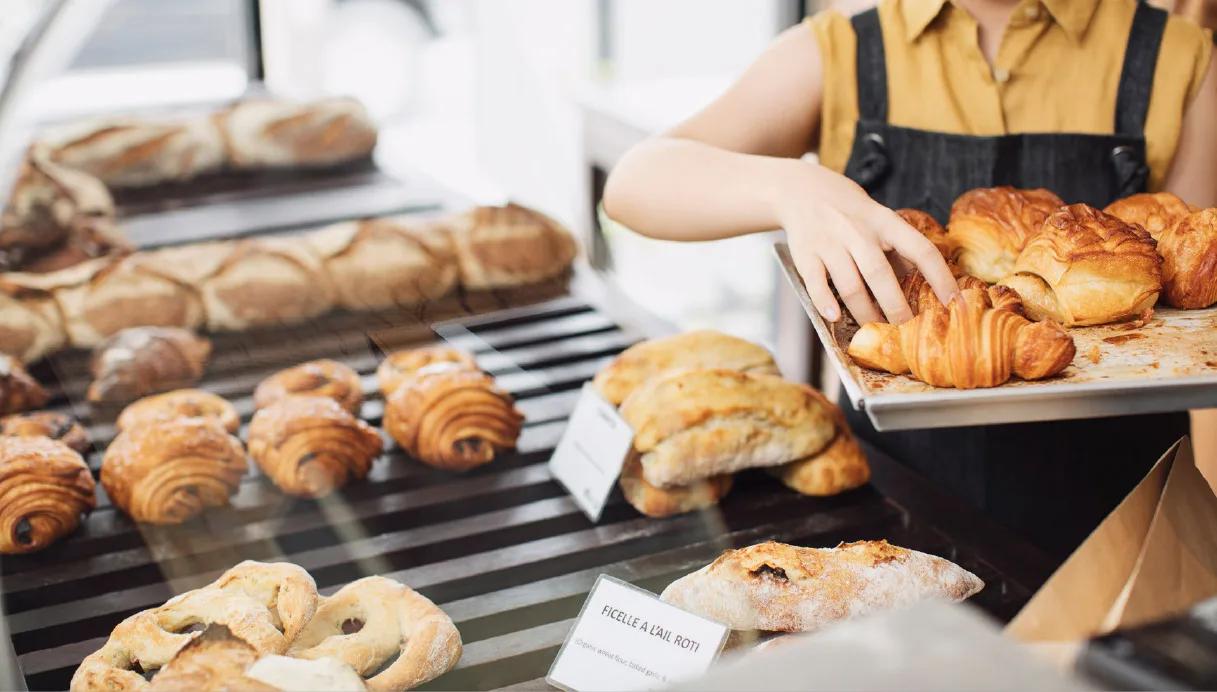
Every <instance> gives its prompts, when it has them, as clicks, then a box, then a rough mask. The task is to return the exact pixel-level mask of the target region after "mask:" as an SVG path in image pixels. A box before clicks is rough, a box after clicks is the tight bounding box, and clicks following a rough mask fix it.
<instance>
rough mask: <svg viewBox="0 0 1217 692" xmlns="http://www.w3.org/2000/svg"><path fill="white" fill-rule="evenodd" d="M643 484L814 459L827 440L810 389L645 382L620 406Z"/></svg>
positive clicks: (730, 375)
mask: <svg viewBox="0 0 1217 692" xmlns="http://www.w3.org/2000/svg"><path fill="white" fill-rule="evenodd" d="M621 415H622V418H624V419H625V421H626V423H628V424H629V425H630V427H631V428H632V429H633V430H634V448H635V449H637V450H638V451H639V452H640V453H641V455H642V467H643V476H644V477H645V478H646V480H647V482H648V483H651V484H652V485H656V486H659V487H661V488H667V487H671V486H679V485H688V484H690V483H692V482H693V481H696V480H699V479H702V478H707V477H709V476H717V475H719V474H723V473H731V472H733V471H739V470H741V469H745V468H751V467H765V466H776V465H778V464H784V463H786V462H789V461H794V460H795V459H802V458H803V457H807V456H810V455H812V454H815V453H816V452H818V451H820V450H821V449H823V448H824V446H825V445H827V444H828V443H829V441H830V440H831V439H832V437H833V434H834V422H833V417H832V412H831V411H830V410H829V409H828V408H827V407H825V406H824V405H823V403H822V402H821V401H820V399H819V397H818V396H817V395H816V394H815V390H813V389H812V388H811V387H808V386H807V385H803V384H796V383H793V382H787V381H786V380H783V379H782V378H780V377H777V376H774V375H757V374H752V373H742V372H738V371H735V370H727V369H722V368H718V369H706V370H685V371H677V372H674V373H670V374H668V375H665V376H662V377H659V378H656V379H653V380H651V381H649V382H648V383H646V384H644V385H643V386H641V387H639V388H638V389H636V390H634V392H633V393H632V394H631V395H630V396H629V397H628V398H627V399H626V400H625V402H623V403H622V405H621Z"/></svg>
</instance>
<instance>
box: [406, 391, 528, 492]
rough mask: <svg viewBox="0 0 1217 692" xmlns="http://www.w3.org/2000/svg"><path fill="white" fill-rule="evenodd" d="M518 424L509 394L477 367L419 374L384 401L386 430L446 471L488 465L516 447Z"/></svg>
mask: <svg viewBox="0 0 1217 692" xmlns="http://www.w3.org/2000/svg"><path fill="white" fill-rule="evenodd" d="M523 422H524V416H523V414H521V413H520V412H519V410H517V409H516V407H515V403H514V401H513V400H512V398H511V395H510V394H508V393H507V392H506V391H504V390H503V389H501V388H499V387H498V386H497V385H495V383H494V378H493V377H491V376H489V375H487V374H485V373H482V372H479V371H471V370H461V369H456V370H451V369H449V370H446V371H443V372H433V373H430V374H426V375H421V376H419V377H416V378H414V379H413V380H412V381H411V382H408V383H407V384H405V385H403V386H400V387H398V388H397V389H396V390H395V391H394V392H393V394H391V395H390V396H389V398H388V400H387V401H386V402H385V417H384V427H385V431H386V432H388V433H389V434H390V435H391V436H392V437H393V439H394V440H397V443H398V444H399V445H401V447H402V449H404V450H406V451H407V452H409V453H410V456H412V457H414V458H415V459H418V460H419V461H421V462H423V463H425V464H429V465H431V466H434V467H436V468H441V469H445V470H448V471H468V470H469V469H472V468H474V467H476V466H481V465H483V464H488V463H490V462H491V461H493V460H494V458H495V456H496V455H497V454H498V453H499V452H501V451H503V450H507V449H511V448H513V447H515V445H516V440H517V439H518V438H519V436H520V430H521V427H522V426H523Z"/></svg>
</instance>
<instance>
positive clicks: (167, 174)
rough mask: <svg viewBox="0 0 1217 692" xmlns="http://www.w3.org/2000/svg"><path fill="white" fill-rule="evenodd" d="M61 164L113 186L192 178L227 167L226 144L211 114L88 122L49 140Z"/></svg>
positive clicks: (142, 185)
mask: <svg viewBox="0 0 1217 692" xmlns="http://www.w3.org/2000/svg"><path fill="white" fill-rule="evenodd" d="M43 141H44V142H45V144H46V145H47V146H48V147H49V148H50V152H51V157H52V159H54V161H56V162H57V163H60V164H62V165H64V166H67V167H69V168H72V169H75V170H78V171H83V172H85V173H88V174H89V175H91V176H93V177H95V178H97V179H98V180H101V181H102V182H104V183H105V184H106V185H108V186H110V187H112V188H123V187H145V186H149V185H156V184H158V183H166V182H180V181H185V180H190V179H191V178H194V177H195V176H198V175H200V174H203V173H209V172H213V171H216V170H219V168H220V167H221V166H222V165H223V163H224V142H223V138H222V137H221V136H220V130H219V128H218V127H216V123H215V121H214V119H213V118H212V117H210V116H194V117H180V118H176V119H165V120H150V119H147V118H141V119H136V118H120V119H112V120H102V121H95V122H89V123H84V124H83V125H78V126H73V127H71V128H68V129H65V130H61V131H59V132H53V133H51V134H49V135H48V136H47V137H46V138H45V139H44V140H43Z"/></svg>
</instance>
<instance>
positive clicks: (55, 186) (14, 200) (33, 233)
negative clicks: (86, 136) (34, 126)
mask: <svg viewBox="0 0 1217 692" xmlns="http://www.w3.org/2000/svg"><path fill="white" fill-rule="evenodd" d="M113 222H114V200H113V199H112V198H111V197H110V192H109V190H107V189H106V186H105V185H104V184H102V183H101V181H99V180H97V179H96V178H94V177H92V176H90V175H88V174H86V173H82V172H80V171H77V170H73V169H71V168H67V167H65V166H61V165H59V164H57V163H55V162H53V161H52V160H51V158H50V154H49V152H48V151H47V149H46V148H45V147H42V146H38V145H34V146H31V147H30V148H29V150H28V151H27V152H26V154H25V158H24V159H23V160H22V163H21V168H20V169H19V170H18V172H17V179H16V181H15V182H14V183H13V188H12V192H11V194H10V195H9V198H8V202H7V203H6V204H5V206H4V211H3V213H2V214H0V254H2V255H3V256H4V258H5V262H4V264H5V265H6V266H7V267H8V268H15V267H20V266H22V265H24V264H25V263H26V262H27V261H28V260H29V259H30V258H31V257H33V256H35V255H37V254H38V253H40V252H46V251H48V250H50V249H52V248H55V247H56V246H59V245H62V244H64V243H65V242H67V241H68V240H69V238H70V237H71V236H72V235H73V234H78V233H87V232H89V230H90V229H92V228H94V227H97V226H102V225H105V226H109V225H112V224H113Z"/></svg>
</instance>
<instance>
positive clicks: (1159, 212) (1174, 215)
mask: <svg viewBox="0 0 1217 692" xmlns="http://www.w3.org/2000/svg"><path fill="white" fill-rule="evenodd" d="M1103 211H1104V212H1105V213H1108V214H1111V215H1112V216H1114V217H1116V218H1117V219H1119V220H1121V221H1123V222H1124V223H1126V224H1129V225H1131V224H1137V225H1138V226H1140V227H1141V228H1144V229H1145V230H1146V231H1148V232H1149V234H1150V235H1151V236H1153V239H1154V240H1158V241H1161V240H1162V234H1163V233H1165V232H1166V231H1167V230H1169V229H1170V228H1171V227H1172V226H1174V225H1175V224H1176V223H1178V222H1179V220H1180V219H1182V218H1183V217H1185V216H1187V215H1188V214H1190V213H1192V212H1193V211H1196V210H1195V209H1193V208H1192V207H1191V206H1190V205H1189V204H1188V203H1187V202H1184V201H1183V200H1181V199H1179V198H1178V197H1176V196H1175V195H1173V194H1171V193H1169V192H1139V193H1137V194H1135V195H1129V196H1128V197H1125V198H1123V199H1118V200H1116V201H1114V202H1112V203H1111V204H1109V205H1107V206H1106V207H1104V209H1103Z"/></svg>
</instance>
